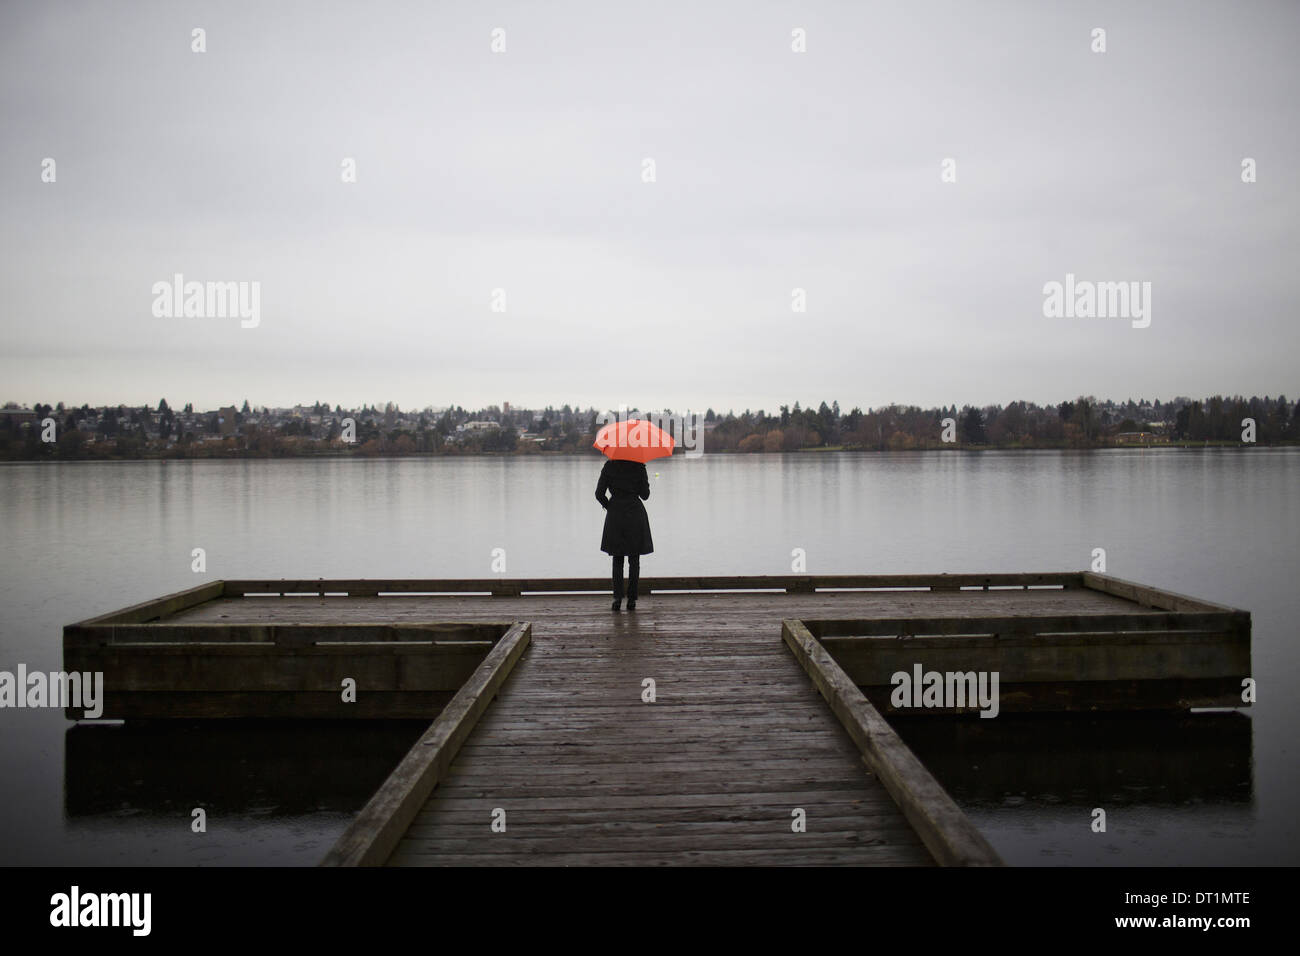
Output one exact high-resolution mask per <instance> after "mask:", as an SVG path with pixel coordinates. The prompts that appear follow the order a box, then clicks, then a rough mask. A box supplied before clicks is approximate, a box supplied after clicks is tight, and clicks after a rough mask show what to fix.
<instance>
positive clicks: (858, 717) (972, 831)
mask: <svg viewBox="0 0 1300 956" xmlns="http://www.w3.org/2000/svg"><path fill="white" fill-rule="evenodd" d="M781 636H782V639H783V640H784V641H785V643H786V646H788V647H789V648H790V650H791V652H792V653H793V654H794V656H795V658H796V659H797V660H798V661H799V663H800V664H801V665H802V666H803V668H804V670H805V671H807V673H808V676H809V677H811V678H812V680H813V683H814V684H816V685H817V689H818V690H819V691H821V693H822V696H823V697H825V698H826V701H827V703H829V704H830V706H831V710H832V711H833V712H834V713H835V715H836V716H837V717H838V718H839V719H840V722H841V723H842V724H843V725H844V728H845V729H846V730H847V731H848V732H849V736H851V737H852V738H853V740H854V742H855V743H856V744H857V745H858V748H859V749H860V750H861V752H862V756H863V758H864V759H865V760H866V762H867V765H868V766H869V767H870V768H871V770H872V772H873V773H875V774H876V776H877V777H879V778H880V780H881V782H882V783H884V785H885V787H886V789H887V790H888V791H889V793H890V795H891V796H892V797H893V798H894V799H895V801H896V802H897V803H898V805H899V808H900V809H901V810H902V811H903V814H904V815H905V816H906V817H907V819H908V820H909V821H910V822H911V823H912V826H913V827H915V828H916V831H917V833H918V834H919V835H920V837H921V839H922V841H923V842H924V843H925V845H926V847H927V848H928V849H929V850H930V852H931V853H933V854H934V857H935V860H936V861H937V862H939V863H940V864H941V865H944V866H1000V865H1001V864H1002V860H1001V858H1000V857H999V856H998V854H997V852H996V851H995V850H994V849H993V847H992V846H991V845H990V844H989V842H988V841H987V840H986V839H984V836H983V835H982V834H981V833H980V832H979V831H978V830H977V829H976V828H975V826H974V825H973V824H972V823H971V822H970V820H969V819H968V818H967V817H966V815H965V814H964V813H962V811H961V809H960V808H959V807H958V806H957V804H956V803H954V802H953V799H952V797H950V796H949V795H948V793H947V791H945V790H944V789H943V787H941V786H940V785H939V782H938V781H937V780H935V779H934V777H933V776H931V774H930V772H929V771H928V770H926V769H925V766H924V765H923V764H922V763H921V762H920V761H919V760H917V759H916V755H915V754H913V753H912V751H911V750H910V749H908V747H907V745H906V744H904V743H903V741H902V740H901V739H900V738H899V736H898V735H897V734H896V733H894V730H893V728H891V727H890V726H889V724H888V723H886V722H885V719H884V718H883V717H881V716H880V714H879V712H877V710H876V709H875V708H874V707H873V706H872V705H871V703H870V701H868V700H867V698H866V697H865V696H863V694H862V692H861V691H860V690H858V688H857V687H856V686H855V685H854V684H853V682H852V681H851V680H849V677H848V675H847V674H845V673H844V671H842V670H841V669H840V667H839V665H838V664H836V663H835V659H834V658H832V657H831V655H830V653H829V652H828V651H827V650H826V649H825V648H824V647H822V646H821V645H820V644H819V643H818V641H817V639H816V638H815V637H813V635H812V634H811V633H810V632H809V630H808V629H807V628H806V627H804V626H803V624H802V623H800V622H799V621H797V620H786V621H783V622H782V625H781Z"/></svg>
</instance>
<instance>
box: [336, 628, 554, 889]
mask: <svg viewBox="0 0 1300 956" xmlns="http://www.w3.org/2000/svg"><path fill="white" fill-rule="evenodd" d="M531 638H532V625H531V624H528V623H525V622H519V623H516V624H514V625H513V626H512V627H511V628H510V630H509V631H507V632H506V634H505V636H504V637H503V638H501V640H500V641H498V642H497V644H496V646H495V647H494V648H492V651H491V653H489V654H488V656H487V657H486V658H484V660H483V663H481V664H480V665H479V666H478V668H477V669H476V670H475V671H474V673H473V675H472V676H471V677H470V679H469V680H468V681H466V683H465V685H464V686H463V687H462V688H461V689H460V690H459V691H458V692H457V693H456V696H455V697H454V698H452V701H451V703H449V704H448V705H447V706H446V708H445V709H444V710H443V711H442V713H440V714H439V715H438V718H437V719H436V720H435V721H434V722H433V723H432V724H431V725H430V727H429V730H428V731H427V732H426V733H425V734H424V735H423V736H422V738H421V739H420V741H419V742H417V743H416V744H415V746H414V747H412V748H411V750H410V751H409V752H408V753H407V755H406V757H404V758H403V759H402V762H401V763H400V764H398V765H397V768H396V769H395V770H394V771H393V772H392V774H390V775H389V777H388V779H387V780H385V781H384V783H383V785H382V786H381V787H380V788H379V790H378V791H377V792H376V793H375V795H374V796H373V797H371V798H370V800H369V802H367V803H366V805H365V806H364V807H363V808H362V809H361V812H360V813H359V814H358V815H357V817H356V819H355V820H353V821H352V823H351V824H350V825H349V826H348V828H347V830H345V831H344V833H343V835H342V836H341V837H339V839H338V841H337V842H336V843H335V844H334V846H333V848H332V849H331V850H330V851H329V853H327V854H326V856H325V859H324V860H323V861H322V862H321V865H322V866H380V865H382V864H383V863H384V861H386V860H387V859H388V857H389V856H390V855H391V854H392V852H393V849H394V848H395V847H396V846H397V843H398V841H400V840H401V838H402V835H403V834H405V833H406V830H407V827H409V826H410V825H411V821H412V820H414V819H415V816H416V814H417V813H419V811H420V808H421V807H423V806H424V802H425V801H426V800H427V799H428V798H429V794H430V793H432V792H433V789H434V787H436V786H437V785H438V782H439V781H440V780H441V779H442V778H443V777H444V776H445V775H446V773H447V770H448V768H449V767H450V766H451V762H452V760H453V759H455V756H456V753H457V751H459V750H460V747H461V745H462V744H463V743H464V742H465V738H467V737H468V736H469V734H470V731H472V730H473V729H474V725H475V724H476V723H477V722H478V719H479V717H481V716H482V714H483V712H484V711H485V710H486V709H487V706H488V704H489V703H490V702H491V701H492V698H493V697H494V696H496V693H497V691H498V690H500V689H501V685H502V683H504V682H505V679H506V677H507V676H509V674H510V671H511V670H513V669H514V666H515V663H516V662H517V661H518V660H519V658H520V656H521V655H522V654H523V653H524V650H525V649H527V647H528V643H529V641H530V640H531Z"/></svg>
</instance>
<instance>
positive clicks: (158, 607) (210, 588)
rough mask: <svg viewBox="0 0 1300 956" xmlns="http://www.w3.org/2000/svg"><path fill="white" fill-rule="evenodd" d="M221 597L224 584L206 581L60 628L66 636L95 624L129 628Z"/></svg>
mask: <svg viewBox="0 0 1300 956" xmlns="http://www.w3.org/2000/svg"><path fill="white" fill-rule="evenodd" d="M225 594H226V591H225V583H224V582H222V581H209V582H208V583H206V584H199V585H195V586H194V587H192V588H186V589H185V590H184V591H177V592H175V593H174V594H166V595H164V596H162V597H159V598H153V599H152V600H149V601H142V602H141V603H139V604H132V605H131V606H130V607H124V608H122V609H121V610H119V611H110V612H109V613H108V614H101V615H99V616H97V617H92V618H87V619H86V620H84V621H78V622H77V623H75V624H69V625H67V627H65V628H64V632H65V633H66V632H67V631H68V630H69V629H71V630H72V631H74V632H75V631H76V630H77V629H79V628H83V627H90V626H93V625H97V624H130V623H137V622H142V621H152V620H161V619H165V618H167V617H170V616H171V615H173V614H176V613H178V612H180V611H184V610H189V609H191V608H194V607H197V606H198V605H200V604H205V603H207V602H208V601H215V600H217V599H218V598H221V597H223V596H225Z"/></svg>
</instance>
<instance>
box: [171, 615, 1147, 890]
mask: <svg viewBox="0 0 1300 956" xmlns="http://www.w3.org/2000/svg"><path fill="white" fill-rule="evenodd" d="M609 601H610V598H609V597H608V595H595V594H592V595H563V594H546V595H535V596H533V595H525V596H522V597H488V596H463V595H458V596H441V597H413V596H401V597H382V598H319V597H286V598H276V597H250V598H233V599H221V600H217V601H213V602H209V603H207V604H204V605H201V606H199V607H197V608H195V609H193V610H190V611H186V612H183V613H181V614H179V615H177V617H175V618H173V619H172V621H173V623H190V622H200V621H211V622H219V621H228V622H231V623H236V622H271V621H277V620H293V621H297V622H303V623H306V622H311V621H314V620H319V621H322V622H325V621H335V622H342V621H422V620H423V621H510V620H523V621H531V622H533V628H534V629H533V637H532V644H531V646H530V647H529V649H528V650H527V652H526V653H525V654H524V656H523V658H522V659H521V660H520V662H519V664H518V665H517V666H516V668H515V670H514V672H513V673H512V674H511V675H510V677H509V678H508V679H507V680H506V682H505V685H504V686H503V687H502V689H501V691H500V693H499V696H498V698H497V699H496V701H495V702H493V704H492V705H491V706H490V707H489V708H488V709H487V712H486V714H485V715H484V716H483V718H482V719H481V720H480V721H479V723H478V725H477V726H476V727H475V729H474V731H473V733H472V734H471V735H470V737H469V738H468V740H467V741H466V743H465V745H464V747H463V748H462V749H461V751H460V753H459V754H458V756H457V757H456V759H455V761H454V762H453V764H452V766H451V768H450V771H449V773H448V774H447V776H446V778H445V779H444V780H443V782H442V783H441V784H440V785H439V786H438V788H437V789H436V790H435V791H434V793H433V794H432V796H431V797H430V798H429V800H428V802H427V803H426V804H425V806H424V808H423V810H422V811H421V812H420V813H419V814H418V816H417V817H416V819H415V821H414V822H413V824H412V825H411V827H410V828H409V829H408V830H407V832H406V835H405V837H404V838H403V839H402V841H401V842H400V843H399V844H398V846H397V849H396V851H395V852H394V853H393V855H392V857H391V858H390V860H389V863H390V865H407V866H410V865H414V866H438V865H527V864H542V865H567V864H582V865H593V864H594V865H618V864H631V865H655V864H670V865H681V864H692V863H695V864H709V865H726V864H798V865H807V864H836V863H839V864H856V865H863V864H866V865H872V864H875V865H928V864H930V863H932V862H933V861H932V859H931V857H930V855H929V853H928V852H927V851H926V849H925V847H924V846H923V845H922V844H921V841H920V839H919V838H918V836H917V835H916V833H915V832H914V831H913V829H912V828H911V826H910V825H909V824H908V823H907V821H906V820H905V819H904V817H903V815H902V813H901V811H900V810H899V809H898V807H897V806H896V805H895V803H894V802H893V800H892V799H891V798H890V797H889V795H888V793H887V792H886V791H885V789H884V787H883V785H882V784H881V783H880V781H879V780H877V779H876V778H875V777H874V776H872V775H871V774H870V773H869V772H868V770H867V769H866V767H865V765H864V764H863V762H862V759H861V757H860V755H859V753H858V750H857V747H856V746H855V745H854V743H853V741H852V740H851V739H850V737H849V736H848V734H847V733H846V731H845V730H844V729H843V727H842V726H841V725H840V723H839V721H838V720H837V719H836V718H835V717H834V715H833V714H832V713H831V711H830V709H829V708H828V707H827V705H826V703H825V702H824V701H823V700H822V698H821V697H820V696H819V694H818V693H817V691H816V689H815V688H814V686H813V684H812V683H811V682H810V681H809V680H808V678H807V676H806V675H805V674H804V673H803V672H802V670H801V669H800V666H799V664H798V663H797V662H796V660H795V658H794V657H793V655H792V654H791V653H790V651H789V650H788V649H787V648H786V647H785V646H784V644H783V643H782V640H781V620H782V619H783V618H800V617H802V618H814V619H825V618H868V617H877V616H880V617H899V616H908V615H916V616H925V617H939V616H946V615H953V616H967V615H970V616H997V615H1008V616H1014V615H1021V614H1024V615H1049V614H1105V613H1117V612H1124V611H1132V610H1133V607H1134V606H1133V604H1132V603H1131V602H1128V601H1125V600H1122V599H1120V598H1116V597H1111V596H1109V595H1105V594H1102V593H1099V592H1096V591H1089V590H1084V589H1068V590H1028V591H1026V590H1015V591H1010V590H1008V591H996V590H995V591H957V592H931V591H893V592H820V593H815V594H755V593H734V592H733V593H717V594H680V593H674V594H652V595H644V596H642V598H641V599H640V602H639V605H638V609H637V610H636V611H635V612H627V611H624V612H623V613H621V614H618V615H615V614H613V613H612V612H611V611H610V609H609ZM647 678H650V679H653V680H654V682H655V695H656V700H655V702H654V703H647V702H644V701H643V699H642V694H643V681H644V680H645V679H647ZM796 809H801V810H803V811H804V813H805V815H806V821H807V823H806V832H802V833H797V832H793V831H792V827H791V823H792V821H793V820H794V817H793V816H792V813H793V811H795V810H796ZM497 810H501V811H504V815H505V816H504V819H505V832H493V829H492V823H493V813H494V811H497ZM498 816H499V815H498Z"/></svg>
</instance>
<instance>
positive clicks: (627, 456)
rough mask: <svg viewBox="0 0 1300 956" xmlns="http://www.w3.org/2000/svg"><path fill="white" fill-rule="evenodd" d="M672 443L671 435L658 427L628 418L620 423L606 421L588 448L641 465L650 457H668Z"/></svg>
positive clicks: (616, 459)
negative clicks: (606, 423) (597, 449)
mask: <svg viewBox="0 0 1300 956" xmlns="http://www.w3.org/2000/svg"><path fill="white" fill-rule="evenodd" d="M675 444H676V443H675V442H674V441H673V436H672V435H670V434H668V433H667V432H666V431H664V430H663V429H662V428H659V427H658V426H656V425H651V424H650V423H649V422H644V421H641V420H640V419H638V418H629V419H628V420H627V421H624V422H610V423H609V424H608V425H606V426H605V427H604V428H602V429H601V430H600V431H598V432H597V433H596V440H595V441H594V442H592V447H593V448H599V449H600V450H601V451H602V452H604V453H605V457H607V458H610V459H613V460H615V461H639V462H641V464H643V465H644V464H645V463H646V462H647V461H650V460H651V459H653V458H667V457H668V456H670V455H671V454H672V453H673V446H674V445H675Z"/></svg>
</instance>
